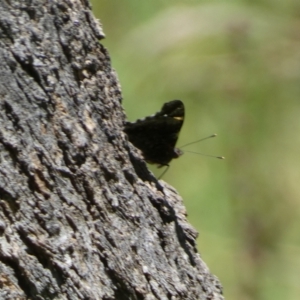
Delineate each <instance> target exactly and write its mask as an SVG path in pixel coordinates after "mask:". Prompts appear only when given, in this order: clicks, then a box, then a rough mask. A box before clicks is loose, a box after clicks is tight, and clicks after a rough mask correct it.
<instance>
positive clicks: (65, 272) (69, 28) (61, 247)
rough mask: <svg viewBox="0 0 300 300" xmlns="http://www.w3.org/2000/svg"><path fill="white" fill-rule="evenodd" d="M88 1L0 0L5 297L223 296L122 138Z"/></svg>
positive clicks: (168, 191)
mask: <svg viewBox="0 0 300 300" xmlns="http://www.w3.org/2000/svg"><path fill="white" fill-rule="evenodd" d="M103 37H104V35H103V33H102V29H101V27H100V25H99V24H98V22H97V21H96V20H95V18H94V16H93V15H92V13H91V10H90V6H89V3H88V1H85V0H81V1H80V0H67V1H66V0H56V1H52V0H51V1H49V0H31V1H30V0H27V1H26V0H11V1H9V0H7V1H5V0H0V43H1V44H0V55H1V57H0V65H1V73H0V105H1V107H0V122H1V123H0V155H1V156H0V299H72V300H74V299H106V300H108V299H223V297H222V296H221V294H222V292H221V286H220V284H219V282H218V280H217V279H216V278H215V277H214V276H213V275H211V274H210V272H209V270H208V268H207V267H206V265H205V263H204V262H203V261H202V260H201V258H200V256H199V254H198V253H197V250H196V243H195V239H196V236H197V233H196V232H195V230H194V229H193V228H192V227H191V226H190V225H189V224H188V223H187V220H186V212H185V208H184V206H183V204H182V199H181V198H180V197H179V196H178V194H177V193H176V191H175V190H173V189H172V188H171V187H170V186H168V185H166V184H165V183H163V182H162V181H159V182H158V181H157V180H156V179H155V178H154V177H153V176H152V175H151V174H150V173H149V171H148V170H147V167H146V165H145V163H144V161H143V160H142V159H141V157H140V154H139V153H138V151H136V149H135V148H134V147H133V146H132V145H131V144H130V143H129V142H128V139H127V137H126V135H125V134H124V132H123V126H124V121H125V115H124V112H123V110H122V106H121V92H120V87H119V85H118V79H117V77H116V74H115V73H114V71H113V70H112V68H111V65H110V60H109V56H108V53H107V51H106V50H105V49H104V48H103V46H102V45H101V44H100V43H99V42H98V40H99V39H102V38H103Z"/></svg>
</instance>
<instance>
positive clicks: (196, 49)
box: [92, 0, 300, 300]
mask: <svg viewBox="0 0 300 300" xmlns="http://www.w3.org/2000/svg"><path fill="white" fill-rule="evenodd" d="M92 5H93V10H94V13H95V15H96V16H97V17H98V18H99V19H100V20H101V23H102V24H103V27H104V32H105V33H106V36H107V38H106V40H104V41H103V43H104V45H105V46H106V47H107V48H108V50H109V53H110V55H111V58H112V65H113V67H114V68H115V69H116V71H117V73H118V76H119V79H120V83H121V86H122V91H123V97H124V100H123V105H124V107H125V109H126V113H127V116H128V119H129V120H131V121H134V120H136V119H137V118H142V117H144V116H146V115H150V114H153V113H155V112H157V111H159V110H160V108H161V106H162V104H163V103H164V102H166V101H169V100H173V99H181V100H183V101H184V103H185V106H186V119H185V124H184V126H183V129H182V131H181V135H180V138H179V141H178V144H177V145H178V146H180V145H182V144H185V143H188V142H192V141H194V140H197V139H199V138H201V137H205V136H207V135H210V134H212V133H215V132H216V133H218V137H217V138H215V139H211V140H208V141H205V142H202V143H199V144H195V145H192V146H190V147H187V148H185V149H184V150H191V151H198V152H203V153H208V154H216V155H224V156H225V157H226V160H224V161H222V160H217V159H213V158H207V157H205V156H200V155H195V154H190V153H185V154H184V155H183V156H182V157H180V158H179V159H177V160H173V161H172V163H171V167H170V169H169V170H168V172H167V174H166V175H165V176H164V178H163V180H165V181H167V182H168V183H170V184H171V185H173V186H174V187H175V188H176V189H177V190H178V192H179V193H180V194H181V195H182V197H183V199H184V203H185V205H186V207H187V211H188V215H189V220H190V222H191V223H192V224H193V225H194V226H195V227H196V228H197V230H198V231H199V232H200V235H199V238H198V249H199V251H200V253H201V255H202V257H203V258H204V260H205V262H206V263H207V264H208V266H209V268H210V269H211V271H212V272H213V273H214V274H216V275H217V276H218V277H219V278H220V280H221V282H222V284H223V287H224V294H225V297H226V298H227V299H234V300H244V299H245V300H246V299H247V300H250V299H251V300H252V299H253V300H254V299H255V300H260V299H263V300H265V299H266V300H267V299H272V300H277V299H280V300H282V299H289V300H294V299H295V300H298V299H300V298H299V295H300V234H299V229H300V168H299V152H298V151H299V149H300V134H299V132H300V1H299V0H285V1H283V0H273V1H271V0H256V1H246V0H244V1H242V0H236V1H230V0H228V1H221V0H216V1H200V0H198V1H196V0H194V1H193V0H189V1H188V0H186V1H176V0H173V1H167V0H150V1H137V0H127V1H119V0H118V1H117V0H109V1H108V0H94V1H92ZM152 170H154V172H155V174H156V175H159V174H160V173H161V169H159V170H158V171H157V170H156V169H155V168H152Z"/></svg>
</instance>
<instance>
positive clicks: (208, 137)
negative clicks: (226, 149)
mask: <svg viewBox="0 0 300 300" xmlns="http://www.w3.org/2000/svg"><path fill="white" fill-rule="evenodd" d="M216 136H217V134H216V133H214V134H212V135H210V136H207V137H205V138H202V139H200V140H197V141H194V142H191V143H188V144H185V145H183V146H181V147H178V148H179V149H182V148H183V147H186V146H189V145H192V144H196V143H199V142H201V141H204V140H207V139H210V138H213V137H216ZM199 154H200V153H199Z"/></svg>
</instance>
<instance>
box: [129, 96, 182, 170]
mask: <svg viewBox="0 0 300 300" xmlns="http://www.w3.org/2000/svg"><path fill="white" fill-rule="evenodd" d="M183 121H184V105H183V103H182V102H181V101H180V100H173V101H170V102H167V103H165V104H164V105H163V107H162V109H161V111H159V112H158V113H156V114H155V115H153V116H149V117H146V118H145V119H142V120H137V121H136V122H134V123H130V122H127V123H126V125H125V132H126V133H127V135H128V138H129V141H130V142H131V143H132V144H133V145H134V146H135V147H137V148H138V149H140V150H141V151H142V153H143V156H144V158H145V160H146V161H147V162H149V163H154V164H159V165H160V166H164V165H168V163H169V162H170V161H171V160H172V159H173V158H177V157H178V156H180V155H181V154H182V152H181V151H180V150H179V149H177V148H175V144H176V142H177V139H178V135H179V132H180V129H181V127H182V124H183Z"/></svg>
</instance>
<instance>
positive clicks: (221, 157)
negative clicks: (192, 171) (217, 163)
mask: <svg viewBox="0 0 300 300" xmlns="http://www.w3.org/2000/svg"><path fill="white" fill-rule="evenodd" d="M184 152H187V153H194V154H200V155H203V156H208V157H213V158H218V159H225V157H224V156H215V155H209V154H204V153H200V152H194V151H184Z"/></svg>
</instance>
